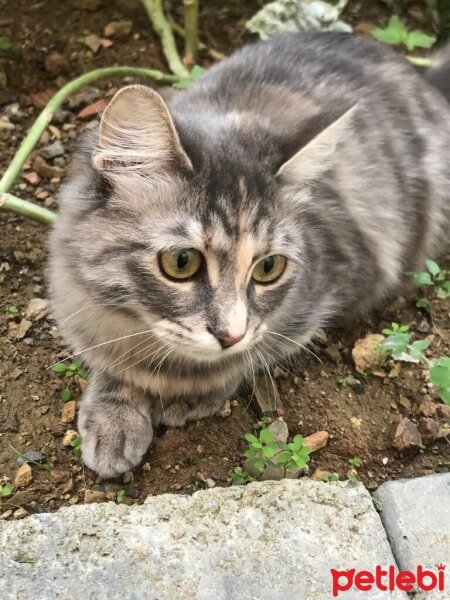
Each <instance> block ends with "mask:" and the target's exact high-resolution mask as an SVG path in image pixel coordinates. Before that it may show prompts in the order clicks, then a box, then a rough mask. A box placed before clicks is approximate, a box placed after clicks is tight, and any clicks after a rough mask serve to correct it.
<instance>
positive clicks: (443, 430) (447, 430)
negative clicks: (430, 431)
mask: <svg viewBox="0 0 450 600" xmlns="http://www.w3.org/2000/svg"><path fill="white" fill-rule="evenodd" d="M448 437H450V427H449V426H448V425H444V426H443V427H439V431H438V432H437V434H436V438H437V439H438V440H441V439H442V438H448Z"/></svg>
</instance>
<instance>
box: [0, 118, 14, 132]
mask: <svg viewBox="0 0 450 600" xmlns="http://www.w3.org/2000/svg"><path fill="white" fill-rule="evenodd" d="M15 128H16V126H15V125H14V123H11V121H10V120H9V119H8V117H0V130H2V129H3V130H6V131H12V130H13V129H15Z"/></svg>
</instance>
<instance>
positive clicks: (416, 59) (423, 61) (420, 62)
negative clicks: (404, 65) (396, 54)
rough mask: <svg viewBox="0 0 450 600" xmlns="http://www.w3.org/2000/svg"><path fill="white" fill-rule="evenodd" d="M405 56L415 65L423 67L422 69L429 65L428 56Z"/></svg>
mask: <svg viewBox="0 0 450 600" xmlns="http://www.w3.org/2000/svg"><path fill="white" fill-rule="evenodd" d="M406 58H407V59H408V60H409V62H410V63H411V64H413V65H414V66H415V67H423V68H424V69H428V67H430V66H431V60H430V59H429V58H423V57H422V56H407V57H406Z"/></svg>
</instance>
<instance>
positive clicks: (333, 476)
mask: <svg viewBox="0 0 450 600" xmlns="http://www.w3.org/2000/svg"><path fill="white" fill-rule="evenodd" d="M320 480H321V481H325V482H326V483H333V482H334V481H339V474H338V473H329V472H328V471H324V472H323V473H322V474H321V476H320Z"/></svg>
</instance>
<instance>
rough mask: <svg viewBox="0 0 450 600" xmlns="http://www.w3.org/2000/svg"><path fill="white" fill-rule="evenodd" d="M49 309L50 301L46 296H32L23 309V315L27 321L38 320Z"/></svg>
mask: <svg viewBox="0 0 450 600" xmlns="http://www.w3.org/2000/svg"><path fill="white" fill-rule="evenodd" d="M49 310H50V301H49V300H47V299H46V298H32V299H31V300H30V303H29V304H28V307H27V309H26V311H25V317H26V318H27V319H28V320H29V321H39V319H42V318H43V317H45V316H46V315H47V314H48V312H49Z"/></svg>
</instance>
